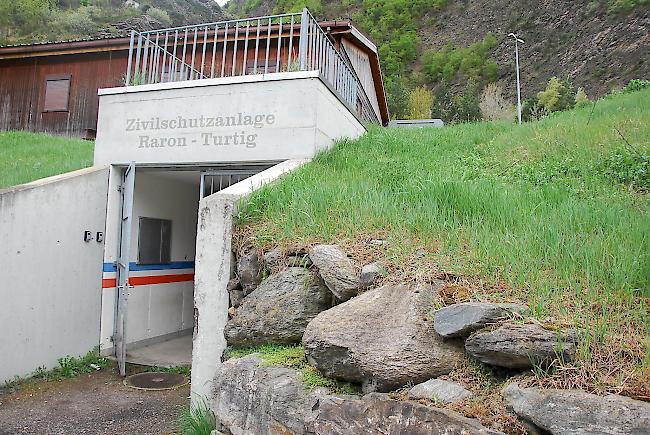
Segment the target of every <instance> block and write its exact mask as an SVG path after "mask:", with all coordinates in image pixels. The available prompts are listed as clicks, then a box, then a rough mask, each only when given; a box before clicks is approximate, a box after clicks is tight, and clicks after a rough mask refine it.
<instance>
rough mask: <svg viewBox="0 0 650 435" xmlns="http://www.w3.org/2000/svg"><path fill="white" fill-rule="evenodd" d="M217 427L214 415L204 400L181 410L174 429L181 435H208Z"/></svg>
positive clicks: (196, 401)
mask: <svg viewBox="0 0 650 435" xmlns="http://www.w3.org/2000/svg"><path fill="white" fill-rule="evenodd" d="M216 427H217V420H216V418H215V416H214V413H213V412H212V410H211V409H210V407H209V406H208V404H207V402H206V401H205V400H194V401H193V403H191V404H190V405H189V406H187V407H185V408H181V410H180V413H179V416H178V419H177V420H176V428H177V429H178V431H179V432H180V433H181V434H182V435H210V434H211V433H212V431H213V430H215V429H216Z"/></svg>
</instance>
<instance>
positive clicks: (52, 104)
mask: <svg viewBox="0 0 650 435" xmlns="http://www.w3.org/2000/svg"><path fill="white" fill-rule="evenodd" d="M70 79H71V76H70V75H59V76H47V77H46V78H45V102H44V103H43V111H44V112H67V111H68V104H69V100H70Z"/></svg>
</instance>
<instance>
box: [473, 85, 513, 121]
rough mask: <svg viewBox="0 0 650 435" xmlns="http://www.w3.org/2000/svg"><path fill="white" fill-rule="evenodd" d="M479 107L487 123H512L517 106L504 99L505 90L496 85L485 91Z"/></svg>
mask: <svg viewBox="0 0 650 435" xmlns="http://www.w3.org/2000/svg"><path fill="white" fill-rule="evenodd" d="M479 107H480V109H481V115H483V119H485V120H486V121H512V119H513V118H514V116H515V106H514V105H512V104H511V103H509V102H508V101H506V99H505V98H503V89H502V88H501V86H499V85H498V84H496V83H490V84H488V85H487V86H486V87H485V89H483V92H482V93H481V101H480V102H479Z"/></svg>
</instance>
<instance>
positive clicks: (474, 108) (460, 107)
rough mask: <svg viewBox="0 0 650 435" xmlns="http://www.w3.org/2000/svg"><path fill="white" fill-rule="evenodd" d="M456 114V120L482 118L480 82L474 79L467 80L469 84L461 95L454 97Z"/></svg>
mask: <svg viewBox="0 0 650 435" xmlns="http://www.w3.org/2000/svg"><path fill="white" fill-rule="evenodd" d="M454 106H455V109H456V114H455V116H454V119H453V121H454V122H471V121H479V120H480V119H481V107H480V106H479V100H478V84H477V83H476V81H474V80H473V79H471V80H469V81H468V82H467V86H466V87H465V89H464V90H463V93H462V94H460V96H457V97H456V98H454Z"/></svg>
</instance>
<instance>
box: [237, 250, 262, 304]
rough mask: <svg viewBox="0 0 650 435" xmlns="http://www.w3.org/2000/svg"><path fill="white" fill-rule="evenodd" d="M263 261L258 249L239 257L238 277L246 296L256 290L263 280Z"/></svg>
mask: <svg viewBox="0 0 650 435" xmlns="http://www.w3.org/2000/svg"><path fill="white" fill-rule="evenodd" d="M262 269H263V268H262V263H261V262H260V258H259V255H258V253H257V250H256V249H251V250H250V251H248V252H244V253H242V254H241V255H240V256H239V258H238V259H237V277H238V278H239V282H240V284H241V288H242V290H243V291H244V296H247V295H248V294H249V293H250V292H252V291H253V290H255V289H256V288H257V286H258V285H259V283H260V282H262Z"/></svg>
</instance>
